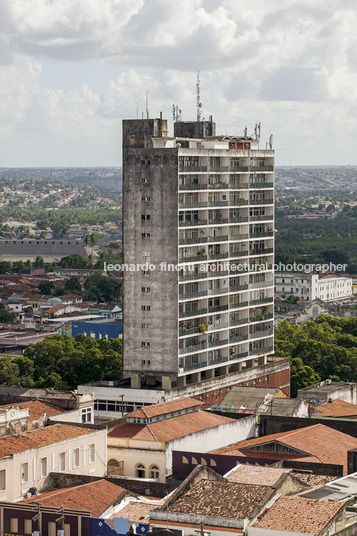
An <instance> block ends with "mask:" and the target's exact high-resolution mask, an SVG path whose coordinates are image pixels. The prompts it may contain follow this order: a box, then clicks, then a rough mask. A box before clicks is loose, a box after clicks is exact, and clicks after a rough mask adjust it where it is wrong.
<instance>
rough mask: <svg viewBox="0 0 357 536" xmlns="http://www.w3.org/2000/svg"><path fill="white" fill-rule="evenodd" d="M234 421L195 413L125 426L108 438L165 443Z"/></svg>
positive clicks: (199, 412) (112, 432)
mask: <svg viewBox="0 0 357 536" xmlns="http://www.w3.org/2000/svg"><path fill="white" fill-rule="evenodd" d="M233 421H234V419H229V418H227V417H222V416H221V415H215V414H214V413H208V412H206V411H195V412H193V413H187V414H185V415H180V416H179V417H173V418H171V419H165V420H163V421H158V422H154V423H150V424H146V425H145V424H130V423H127V424H123V425H121V426H117V427H116V428H114V429H113V430H111V431H110V432H109V434H108V437H109V438H110V437H121V438H124V437H125V438H132V439H141V440H143V441H145V440H151V441H160V442H165V441H170V440H172V439H176V438H178V437H183V436H186V435H189V434H194V433H195V432H199V431H201V430H205V429H207V428H213V427H215V426H219V425H220V424H226V423H228V422H233Z"/></svg>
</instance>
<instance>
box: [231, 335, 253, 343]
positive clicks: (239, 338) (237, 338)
mask: <svg viewBox="0 0 357 536" xmlns="http://www.w3.org/2000/svg"><path fill="white" fill-rule="evenodd" d="M243 341H248V334H246V335H235V336H234V337H229V344H234V343H236V342H243Z"/></svg>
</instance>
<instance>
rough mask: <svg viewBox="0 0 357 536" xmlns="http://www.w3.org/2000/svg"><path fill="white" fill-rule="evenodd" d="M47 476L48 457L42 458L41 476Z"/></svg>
mask: <svg viewBox="0 0 357 536" xmlns="http://www.w3.org/2000/svg"><path fill="white" fill-rule="evenodd" d="M45 476H47V458H41V478H44V477H45Z"/></svg>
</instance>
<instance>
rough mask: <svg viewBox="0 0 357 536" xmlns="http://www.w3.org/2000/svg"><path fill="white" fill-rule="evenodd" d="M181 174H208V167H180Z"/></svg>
mask: <svg viewBox="0 0 357 536" xmlns="http://www.w3.org/2000/svg"><path fill="white" fill-rule="evenodd" d="M179 173H207V166H179Z"/></svg>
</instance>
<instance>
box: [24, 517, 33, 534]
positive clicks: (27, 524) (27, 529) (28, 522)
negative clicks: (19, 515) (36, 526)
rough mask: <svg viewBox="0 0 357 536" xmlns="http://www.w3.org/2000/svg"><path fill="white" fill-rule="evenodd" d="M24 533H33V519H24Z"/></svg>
mask: <svg viewBox="0 0 357 536" xmlns="http://www.w3.org/2000/svg"><path fill="white" fill-rule="evenodd" d="M24 533H25V534H32V519H24Z"/></svg>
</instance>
